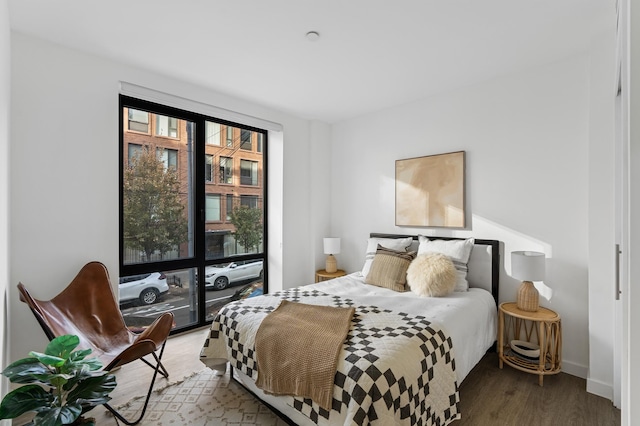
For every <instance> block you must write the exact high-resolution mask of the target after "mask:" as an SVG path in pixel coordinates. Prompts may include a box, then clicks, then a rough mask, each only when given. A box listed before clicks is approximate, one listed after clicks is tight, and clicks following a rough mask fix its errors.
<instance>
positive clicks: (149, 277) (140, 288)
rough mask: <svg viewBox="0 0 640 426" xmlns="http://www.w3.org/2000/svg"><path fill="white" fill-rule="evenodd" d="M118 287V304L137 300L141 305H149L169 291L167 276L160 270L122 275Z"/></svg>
mask: <svg viewBox="0 0 640 426" xmlns="http://www.w3.org/2000/svg"><path fill="white" fill-rule="evenodd" d="M118 288H119V291H118V294H119V300H120V304H122V303H124V302H131V301H136V300H137V301H138V302H139V303H140V304H141V305H151V304H152V303H156V302H157V301H158V299H159V298H160V296H162V295H164V294H166V293H168V292H169V285H168V284H167V277H166V275H165V274H163V273H161V272H152V273H150V274H140V275H129V276H128V277H122V278H120V283H119V284H118Z"/></svg>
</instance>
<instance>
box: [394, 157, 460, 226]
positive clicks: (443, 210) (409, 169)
mask: <svg viewBox="0 0 640 426" xmlns="http://www.w3.org/2000/svg"><path fill="white" fill-rule="evenodd" d="M464 169H465V163H464V151H458V152H450V153H447V154H438V155H429V156H427V157H417V158H408V159H405V160H396V225H397V226H429V227H439V228H464V227H465V217H466V214H465V202H464V201H465V189H464V183H465V173H464Z"/></svg>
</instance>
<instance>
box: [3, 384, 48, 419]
mask: <svg viewBox="0 0 640 426" xmlns="http://www.w3.org/2000/svg"><path fill="white" fill-rule="evenodd" d="M52 402H53V395H51V394H50V393H49V392H47V391H45V390H44V389H43V388H41V387H40V386H38V385H25V386H22V387H19V388H18V389H15V390H13V391H11V392H9V393H8V394H7V395H5V397H4V398H3V399H2V402H1V403H0V419H14V418H16V417H18V416H21V415H22V414H24V413H28V412H29V411H40V410H42V408H43V407H45V408H46V407H47V406H48V405H50V404H51V403H52Z"/></svg>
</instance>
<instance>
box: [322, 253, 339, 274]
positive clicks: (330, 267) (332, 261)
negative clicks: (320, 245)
mask: <svg viewBox="0 0 640 426" xmlns="http://www.w3.org/2000/svg"><path fill="white" fill-rule="evenodd" d="M324 270H325V271H327V272H328V273H330V274H332V273H334V272H336V271H337V270H338V262H336V258H335V257H333V255H332V254H330V255H329V256H327V262H326V264H325V267H324Z"/></svg>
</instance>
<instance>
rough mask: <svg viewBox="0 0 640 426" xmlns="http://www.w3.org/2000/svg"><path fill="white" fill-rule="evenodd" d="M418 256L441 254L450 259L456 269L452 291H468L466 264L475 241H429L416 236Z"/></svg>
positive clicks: (422, 236)
mask: <svg viewBox="0 0 640 426" xmlns="http://www.w3.org/2000/svg"><path fill="white" fill-rule="evenodd" d="M418 241H419V242H420V244H419V245H418V255H421V254H426V253H442V254H445V255H447V256H449V258H450V259H451V261H452V262H453V266H455V268H456V275H457V278H456V286H455V288H454V291H467V290H469V282H468V281H467V263H468V262H469V256H471V249H473V244H474V243H475V239H473V238H467V239H466V240H430V239H429V238H427V237H425V236H424V235H419V236H418Z"/></svg>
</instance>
